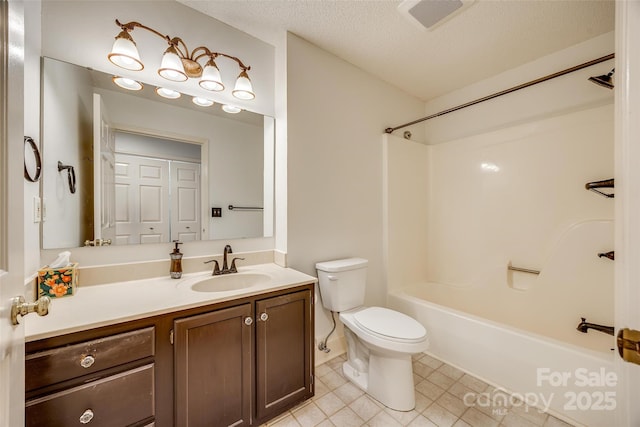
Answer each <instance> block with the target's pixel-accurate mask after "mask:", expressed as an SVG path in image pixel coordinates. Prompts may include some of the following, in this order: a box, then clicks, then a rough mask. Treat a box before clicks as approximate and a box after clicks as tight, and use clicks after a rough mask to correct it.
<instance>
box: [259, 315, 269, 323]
mask: <svg viewBox="0 0 640 427" xmlns="http://www.w3.org/2000/svg"><path fill="white" fill-rule="evenodd" d="M268 319H269V315H268V314H267V313H262V314H261V315H260V320H262V321H263V322H266V321H267V320H268Z"/></svg>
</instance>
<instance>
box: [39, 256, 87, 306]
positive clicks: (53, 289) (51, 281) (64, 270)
mask: <svg viewBox="0 0 640 427" xmlns="http://www.w3.org/2000/svg"><path fill="white" fill-rule="evenodd" d="M77 287H78V263H77V262H76V263H74V264H70V265H68V266H67V267H60V268H48V267H44V268H42V269H40V270H38V297H41V296H45V295H46V296H48V297H50V298H61V297H66V296H68V295H73V294H74V293H75V291H76V288H77Z"/></svg>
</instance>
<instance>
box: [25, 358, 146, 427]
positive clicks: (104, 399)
mask: <svg viewBox="0 0 640 427" xmlns="http://www.w3.org/2000/svg"><path fill="white" fill-rule="evenodd" d="M153 375H154V373H153V364H149V365H145V366H141V367H139V368H135V369H131V370H129V371H125V372H122V373H120V374H116V375H112V376H110V377H106V378H102V379H100V380H96V381H92V382H89V383H86V384H83V385H80V386H78V387H73V388H71V389H68V390H64V391H61V392H58V393H53V394H50V395H47V396H44V397H41V398H38V399H34V400H31V401H28V402H27V403H26V424H25V425H26V426H27V427H42V426H47V427H71V426H82V425H90V426H108V427H124V426H130V425H139V424H141V422H142V421H145V420H149V421H152V420H151V419H152V418H153V417H154V415H155V405H154V391H153V390H154V388H153ZM144 425H153V423H151V424H148V421H147V423H145V424H144Z"/></svg>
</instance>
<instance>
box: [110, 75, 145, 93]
mask: <svg viewBox="0 0 640 427" xmlns="http://www.w3.org/2000/svg"><path fill="white" fill-rule="evenodd" d="M112 80H113V82H114V83H115V84H117V85H118V86H120V87H121V88H123V89H127V90H141V89H142V88H143V86H142V83H140V82H139V81H137V80H133V79H129V78H127V77H118V76H113V79H112Z"/></svg>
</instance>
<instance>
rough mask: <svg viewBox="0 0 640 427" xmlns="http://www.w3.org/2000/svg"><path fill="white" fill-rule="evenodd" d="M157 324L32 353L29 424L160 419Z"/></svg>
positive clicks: (144, 422)
mask: <svg viewBox="0 0 640 427" xmlns="http://www.w3.org/2000/svg"><path fill="white" fill-rule="evenodd" d="M154 352H155V339H154V328H153V327H147V328H143V329H139V330H135V331H130V332H126V333H119V334H114V335H111V336H106V337H100V338H95V339H89V340H86V341H82V342H78V343H74V344H69V345H64V346H60V347H54V348H52V349H45V350H42V351H36V352H33V353H28V354H27V356H26V360H25V373H26V375H25V377H26V380H25V389H26V392H27V399H26V425H27V426H28V427H30V426H33V427H36V426H38V427H41V426H47V427H57V426H60V427H68V426H81V425H85V424H90V425H92V426H114V425H121V426H143V425H149V424H152V423H153V420H154V407H155V398H154V387H153V383H154Z"/></svg>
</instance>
